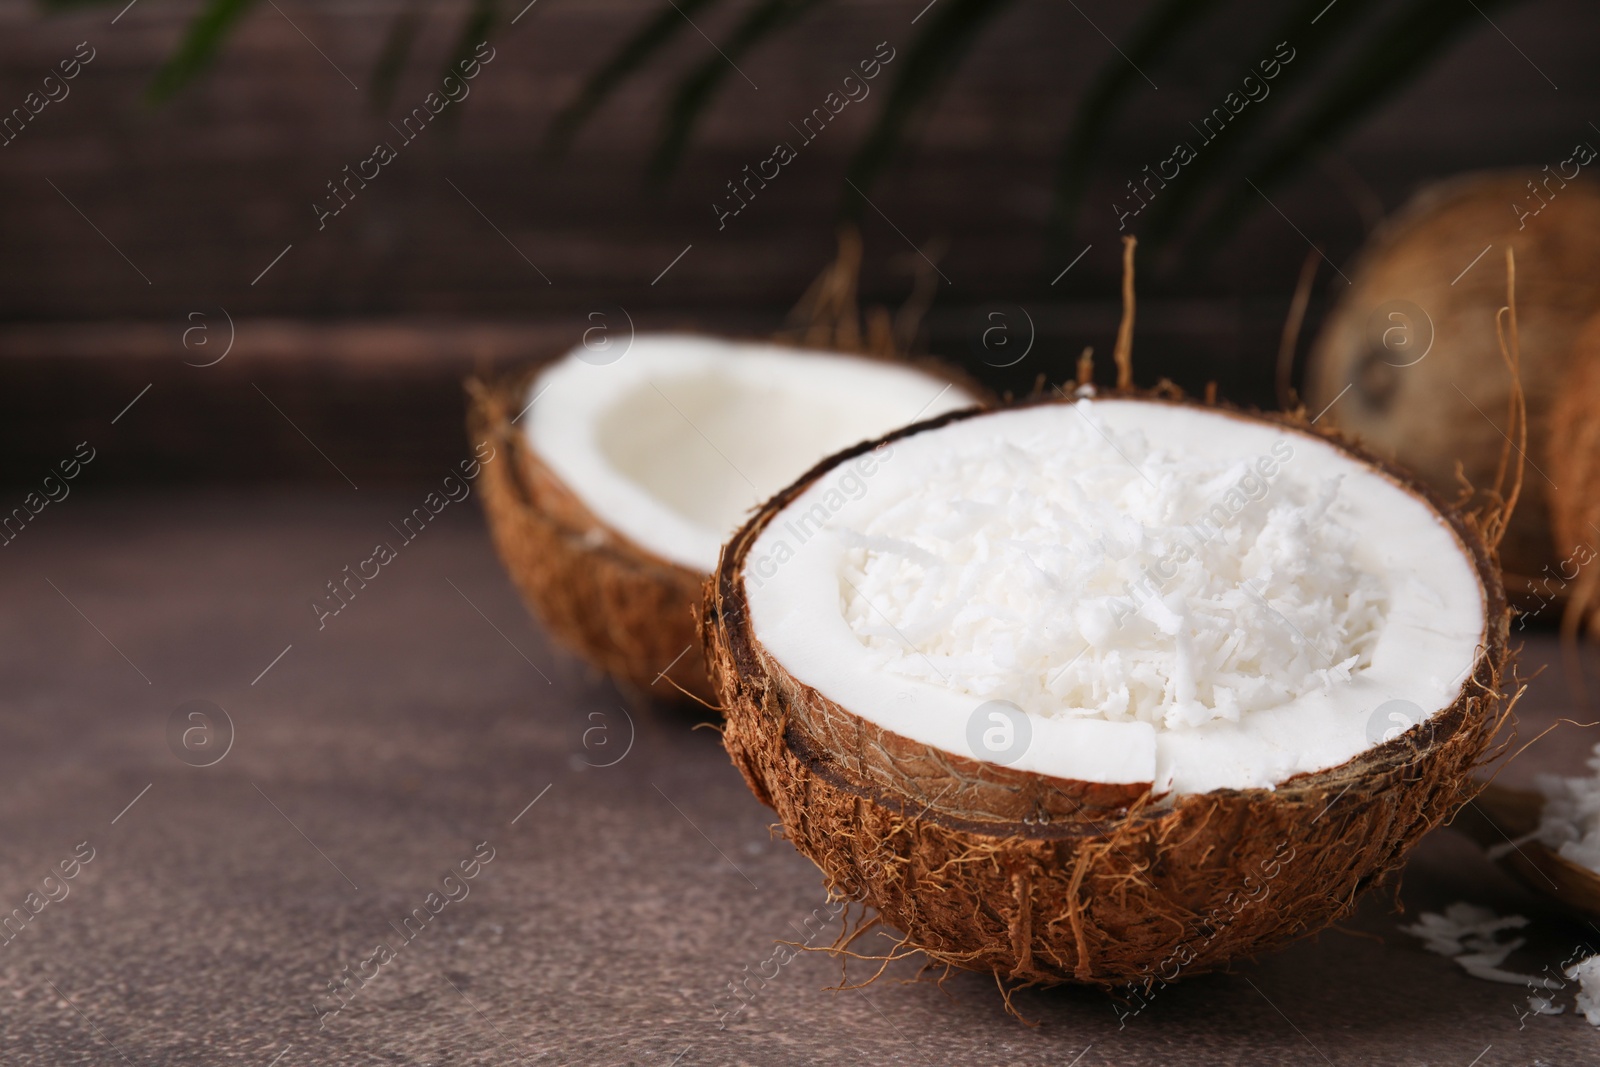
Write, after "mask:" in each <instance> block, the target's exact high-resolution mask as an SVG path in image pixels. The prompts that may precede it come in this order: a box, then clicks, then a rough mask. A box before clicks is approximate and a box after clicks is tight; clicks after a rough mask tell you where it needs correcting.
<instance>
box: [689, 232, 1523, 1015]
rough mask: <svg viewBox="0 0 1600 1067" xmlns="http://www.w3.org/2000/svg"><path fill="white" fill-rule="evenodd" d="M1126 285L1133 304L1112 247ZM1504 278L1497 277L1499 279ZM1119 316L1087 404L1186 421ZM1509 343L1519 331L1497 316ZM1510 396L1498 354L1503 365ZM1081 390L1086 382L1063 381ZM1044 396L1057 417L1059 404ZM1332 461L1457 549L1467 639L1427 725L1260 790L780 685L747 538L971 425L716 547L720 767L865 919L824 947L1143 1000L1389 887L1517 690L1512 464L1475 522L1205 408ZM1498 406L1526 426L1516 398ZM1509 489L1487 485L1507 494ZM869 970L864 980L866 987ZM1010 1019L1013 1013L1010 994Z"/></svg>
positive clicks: (1439, 502) (1385, 470) (771, 509)
mask: <svg viewBox="0 0 1600 1067" xmlns="http://www.w3.org/2000/svg"><path fill="white" fill-rule="evenodd" d="M1125 247H1126V256H1125V261H1124V290H1125V296H1126V295H1127V290H1128V289H1130V288H1131V286H1132V274H1133V270H1132V266H1133V264H1132V251H1133V248H1132V242H1131V241H1130V242H1127V243H1126V246H1125ZM1509 269H1510V264H1509V263H1508V271H1509ZM1132 310H1133V306H1132V302H1131V300H1125V304H1124V321H1123V327H1122V329H1120V330H1119V332H1118V344H1117V353H1116V354H1117V364H1118V379H1119V383H1120V386H1119V388H1118V389H1117V390H1115V391H1113V392H1111V393H1109V394H1102V395H1109V396H1111V397H1121V398H1130V399H1137V400H1142V401H1144V402H1148V403H1159V404H1171V405H1186V404H1194V403H1195V402H1194V401H1191V400H1189V399H1187V398H1185V397H1184V396H1183V395H1182V394H1181V392H1180V391H1179V390H1178V389H1177V388H1176V387H1175V386H1173V385H1171V384H1170V383H1166V382H1163V383H1162V384H1161V385H1159V386H1158V387H1157V388H1156V389H1154V390H1149V391H1139V390H1136V389H1133V388H1132V387H1131V386H1130V385H1129V384H1128V382H1129V379H1130V378H1131V342H1132V322H1131V319H1132ZM1511 325H1512V334H1513V337H1514V335H1515V320H1514V319H1513V320H1512V324H1511ZM1504 358H1505V360H1506V361H1507V362H1508V363H1509V364H1510V365H1511V367H1512V369H1513V378H1515V373H1514V372H1515V367H1516V361H1515V354H1514V351H1511V352H1508V353H1507V354H1506V355H1505V357H1504ZM1079 369H1080V383H1079V384H1080V387H1081V386H1082V385H1083V384H1084V383H1085V382H1086V380H1087V377H1088V376H1087V375H1086V374H1084V373H1083V371H1084V368H1083V366H1082V365H1081V364H1080V368H1079ZM1057 393H1058V394H1060V395H1059V398H1058V399H1054V400H1035V401H1031V402H1030V404H1032V403H1071V402H1072V401H1073V399H1074V398H1073V397H1069V396H1068V395H1067V394H1066V393H1065V392H1063V391H1061V390H1060V389H1057ZM1205 406H1207V407H1208V408H1210V409H1211V410H1215V411H1219V412H1221V413H1223V414H1226V415H1228V416H1230V417H1233V418H1238V419H1242V420H1254V421H1261V422H1267V423H1270V424H1274V425H1277V426H1279V427H1281V428H1283V429H1284V430H1285V431H1288V432H1291V433H1295V434H1301V435H1305V436H1308V437H1313V438H1316V439H1318V440H1320V441H1323V442H1326V443H1328V444H1331V445H1332V446H1333V447H1335V448H1338V449H1340V450H1342V451H1343V452H1345V453H1346V454H1348V455H1350V456H1351V457H1352V458H1354V459H1355V460H1357V461H1358V462H1361V463H1363V464H1366V465H1368V466H1370V467H1372V468H1373V469H1375V470H1376V471H1378V472H1380V473H1381V474H1383V475H1384V476H1385V477H1387V478H1388V479H1389V480H1390V481H1392V482H1393V483H1395V484H1396V485H1398V486H1399V487H1401V488H1402V489H1404V490H1406V491H1408V492H1410V493H1412V494H1414V495H1415V496H1417V497H1419V498H1420V499H1422V500H1423V501H1424V502H1426V503H1427V504H1428V505H1429V506H1430V507H1431V508H1433V510H1434V511H1435V512H1436V513H1437V514H1439V515H1440V516H1441V518H1442V519H1443V521H1444V522H1445V523H1447V524H1448V525H1449V527H1450V529H1451V530H1452V531H1453V532H1454V533H1455V535H1456V539H1457V541H1458V543H1459V544H1460V545H1461V548H1462V551H1463V552H1464V553H1465V554H1466V555H1467V556H1468V557H1469V558H1470V559H1471V561H1472V563H1473V565H1474V568H1475V570H1476V572H1477V574H1478V576H1479V580H1480V583H1481V586H1482V590H1483V598H1484V609H1485V620H1486V621H1485V632H1484V635H1483V641H1482V644H1481V645H1480V647H1479V650H1478V656H1477V659H1476V661H1475V663H1474V665H1473V667H1472V669H1471V671H1470V673H1469V675H1468V678H1467V680H1466V682H1465V683H1464V685H1463V687H1462V691H1461V695H1460V696H1459V697H1458V698H1457V699H1456V700H1455V701H1454V702H1453V703H1452V704H1451V705H1450V706H1449V707H1447V708H1444V709H1442V710H1440V711H1438V712H1437V713H1436V714H1434V715H1433V716H1431V717H1430V718H1429V719H1428V720H1427V721H1425V722H1424V723H1421V724H1419V725H1418V726H1415V727H1413V728H1412V729H1410V730H1409V731H1407V732H1406V733H1404V734H1402V735H1401V736H1399V737H1396V738H1394V739H1393V740H1391V741H1388V742H1386V743H1384V744H1381V745H1376V746H1374V747H1372V748H1370V749H1368V750H1366V751H1364V752H1362V753H1361V754H1360V755H1358V756H1356V757H1355V758H1353V759H1351V760H1349V761H1347V762H1346V763H1343V764H1341V765H1339V766H1337V767H1334V768H1330V769H1328V770H1323V771H1318V772H1315V773H1311V774H1301V775H1297V776H1295V777H1293V778H1290V779H1289V780H1287V781H1285V782H1283V783H1280V784H1279V785H1278V786H1277V787H1276V788H1275V789H1243V790H1238V789H1225V790H1214V791H1212V792H1208V793H1202V794H1189V795H1183V796H1177V797H1160V796H1156V795H1154V794H1153V793H1152V792H1151V783H1142V784H1134V785H1106V784H1102V783H1091V782H1080V781H1072V780H1066V779H1060V778H1054V777H1051V776H1047V775H1040V774H1032V773H1028V772H1023V771H1018V770H1014V769H1012V768H1009V767H1005V766H1001V765H997V764H992V763H988V762H984V761H979V760H976V759H971V758H968V757H965V756H961V755H958V754H955V753H949V752H944V751H942V750H939V749H936V748H933V747H931V746H928V745H925V744H921V743H918V742H915V741H912V740H910V739H909V738H906V737H903V736H901V735H898V734H896V733H894V732H892V731H889V730H885V729H884V728H882V727H880V726H878V725H876V724H875V723H872V722H869V721H868V720H866V719H864V718H862V717H861V716H859V715H856V714H855V713H853V712H851V711H850V710H849V709H847V708H844V707H842V706H841V705H839V704H837V703H836V702H834V701H832V700H830V699H829V698H827V697H826V696H824V695H823V694H822V693H820V692H818V691H817V690H816V689H814V688H812V687H810V686H807V685H805V684H804V683H802V682H800V681H799V680H798V679H796V678H795V677H794V676H793V675H791V674H790V673H789V672H788V671H787V670H786V669H785V668H784V667H783V665H782V664H781V663H779V662H778V661H777V660H776V659H775V658H773V657H772V656H771V654H770V653H768V651H767V650H766V648H765V647H764V646H763V645H762V643H761V640H760V637H759V635H758V634H756V633H755V631H754V628H753V627H752V625H751V622H750V613H749V610H748V606H747V602H746V597H745V587H744V566H745V563H746V560H747V559H748V557H749V554H750V551H751V549H752V547H753V545H754V544H755V541H756V540H757V538H758V537H759V536H760V535H761V533H762V531H763V530H764V529H765V528H766V527H767V525H768V524H770V523H771V522H772V521H773V520H774V519H775V518H776V517H777V516H778V515H779V514H780V513H781V512H782V511H783V509H784V508H785V507H787V506H788V504H789V503H790V502H792V501H793V500H795V499H796V498H797V497H798V496H799V495H800V494H801V493H803V492H804V491H805V490H806V489H807V488H808V487H809V486H811V485H812V484H814V483H815V482H816V481H818V480H819V479H821V478H823V477H825V476H826V475H827V474H828V472H829V471H831V470H833V469H834V468H836V467H838V466H840V465H842V464H844V463H847V462H849V461H850V460H852V459H854V458H856V457H857V456H860V455H862V454H864V453H866V452H868V451H870V450H872V449H874V448H876V447H879V446H880V445H881V444H884V443H889V442H893V441H897V440H901V439H904V438H906V437H909V436H912V435H914V434H918V433H925V432H928V431H931V430H935V429H937V428H939V427H941V426H946V425H949V424H951V423H954V422H958V421H961V420H963V419H968V418H982V417H984V415H985V413H984V412H979V411H969V412H956V413H953V414H949V415H945V416H942V417H940V418H937V419H932V420H929V421H927V422H923V423H920V424H917V425H915V426H910V427H907V428H905V429H902V430H900V431H897V432H896V433H893V434H889V435H888V436H886V437H885V438H884V439H883V440H882V441H880V442H868V443H865V444H862V445H860V446H858V447H857V448H854V449H851V450H849V451H847V452H844V453H841V454H840V455H837V456H834V457H832V458H830V459H828V460H826V461H824V462H823V463H821V464H819V465H818V466H817V467H816V468H814V469H813V470H812V471H811V472H809V473H808V474H806V475H805V476H804V477H802V478H801V479H800V480H799V481H797V482H796V483H795V484H794V485H792V486H790V487H789V488H788V489H786V490H784V492H782V493H780V494H778V496H776V497H775V498H773V499H772V500H770V501H769V502H768V503H767V504H766V505H764V506H763V507H762V508H761V509H760V511H758V512H757V513H756V514H755V515H754V516H753V517H752V518H751V519H750V521H749V522H748V523H746V524H745V526H744V527H743V528H742V529H740V531H739V532H738V533H737V534H736V535H735V536H734V538H733V540H732V541H730V542H729V544H728V545H726V546H725V547H724V548H723V551H722V557H721V561H720V563H719V566H718V569H717V573H716V575H715V576H714V577H713V580H712V581H711V582H709V583H708V584H707V587H706V600H705V605H704V608H703V615H702V621H701V635H702V639H703V641H704V643H705V652H706V660H707V662H708V664H709V665H710V671H711V679H712V683H713V685H714V687H715V689H716V691H717V694H718V697H719V698H720V700H721V702H722V706H723V712H724V715H725V717H726V725H725V728H724V731H723V740H724V744H725V745H726V746H727V749H728V752H729V754H730V756H732V758H733V761H734V764H735V765H736V766H737V767H738V768H739V770H740V772H741V773H742V774H743V775H744V778H745V781H746V782H747V783H749V785H750V788H751V789H752V790H753V791H754V792H755V794H756V796H757V797H758V798H759V799H760V800H761V801H762V802H763V803H765V804H767V805H768V806H770V807H772V808H773V809H774V810H775V811H776V812H777V814H778V817H779V820H780V822H781V824H782V827H783V831H784V833H785V835H786V836H787V837H788V838H789V839H790V841H792V842H793V843H794V845H795V847H796V848H798V849H799V850H800V851H801V852H802V853H803V854H804V855H806V856H807V857H809V858H810V859H811V860H812V861H813V862H815V863H816V864H817V866H818V867H819V868H820V869H821V870H822V872H823V876H824V879H825V881H826V883H827V887H828V891H829V893H830V895H831V896H833V897H835V898H840V899H849V900H853V901H859V902H861V903H862V904H864V905H866V906H867V907H868V908H870V909H875V911H876V912H877V915H876V917H872V918H868V917H867V916H866V915H864V916H863V919H862V922H861V923H860V924H858V925H857V926H856V928H855V929H854V930H851V931H847V932H846V934H844V935H841V938H840V942H839V943H838V944H836V945H835V946H834V950H835V951H839V952H841V953H843V954H844V955H846V956H854V955H855V953H853V952H852V951H851V950H850V945H851V943H853V942H854V940H855V939H856V938H857V937H859V936H860V934H861V933H863V932H865V930H867V929H869V928H871V927H873V926H875V925H876V924H877V923H878V922H879V921H880V920H881V921H886V922H887V923H889V924H890V925H892V926H894V927H895V928H897V929H898V930H900V931H901V932H902V933H901V937H900V939H899V940H898V942H897V944H896V947H895V949H894V950H892V951H891V952H889V953H887V954H884V955H880V956H877V957H872V958H875V959H877V960H879V961H880V963H881V964H882V965H883V966H887V962H888V961H889V960H891V959H895V958H900V957H901V956H903V955H906V954H908V953H921V954H923V955H924V956H926V957H927V959H928V960H929V961H931V962H932V963H935V964H942V965H944V966H945V967H946V968H947V969H948V968H950V967H959V968H964V969H970V970H979V971H989V972H991V973H993V974H994V975H995V977H996V979H997V981H999V982H1000V983H1001V988H1002V990H1005V989H1006V983H1011V984H1012V985H1013V986H1028V985H1054V984H1060V983H1079V984H1088V985H1097V986H1102V987H1122V988H1123V990H1125V991H1126V992H1127V993H1128V994H1130V995H1132V994H1135V993H1143V992H1148V991H1149V990H1150V989H1151V988H1152V987H1154V986H1155V985H1156V984H1158V983H1161V984H1165V983H1168V982H1171V981H1173V980H1175V979H1176V978H1177V977H1179V976H1180V975H1194V974H1201V973H1204V972H1206V971H1211V970H1216V969H1218V968H1221V967H1223V966H1225V965H1226V964H1227V963H1228V962H1230V961H1231V960H1234V959H1238V958H1240V957H1244V956H1250V955H1253V954H1255V953H1257V952H1261V951H1265V950H1268V949H1272V948H1276V947H1279V946H1281V945H1284V944H1287V943H1288V942H1291V941H1294V940H1298V939H1300V938H1303V937H1306V936H1308V935H1310V934H1313V933H1315V932H1317V931H1319V930H1322V929H1325V928H1326V927H1328V926H1330V925H1331V924H1333V923H1335V922H1337V921H1338V920H1339V919H1341V918H1343V917H1344V916H1346V915H1348V914H1349V913H1350V911H1351V910H1352V909H1353V907H1354V905H1355V901H1356V898H1357V897H1358V896H1359V895H1360V894H1361V893H1362V892H1363V891H1365V890H1367V889H1369V888H1371V887H1373V886H1374V885H1376V884H1378V883H1380V882H1382V881H1383V880H1384V879H1385V878H1387V877H1388V876H1389V875H1391V874H1393V873H1394V872H1395V871H1397V870H1398V869H1399V868H1400V866H1401V864H1402V863H1403V861H1404V858H1405V855H1406V853H1407V851H1408V850H1409V849H1410V848H1411V846H1412V845H1414V844H1415V843H1416V842H1417V841H1418V840H1419V839H1420V838H1421V837H1422V836H1423V835H1424V834H1426V833H1427V832H1428V831H1429V830H1432V829H1433V828H1434V827H1436V826H1438V825H1440V824H1441V823H1443V822H1445V821H1446V820H1447V819H1449V818H1450V817H1451V816H1452V815H1453V814H1454V812H1455V811H1456V810H1457V809H1458V808H1459V807H1461V806H1462V805H1463V804H1465V803H1466V802H1467V801H1469V800H1470V799H1471V798H1472V797H1473V796H1474V795H1475V794H1476V793H1477V792H1478V791H1479V790H1480V789H1481V788H1482V787H1483V785H1482V783H1481V782H1478V781H1476V780H1475V779H1474V777H1473V774H1472V772H1473V770H1474V769H1475V768H1477V767H1479V766H1482V765H1483V764H1484V763H1486V762H1488V761H1490V760H1492V759H1493V758H1495V757H1496V756H1498V755H1500V754H1501V752H1502V751H1503V746H1502V747H1501V748H1497V749H1495V750H1494V751H1493V752H1491V744H1492V742H1493V739H1494V737H1495V735H1496V734H1497V733H1498V732H1499V731H1500V730H1501V728H1502V727H1503V726H1504V725H1505V723H1506V722H1507V720H1508V719H1509V717H1510V714H1511V709H1512V706H1513V705H1514V703H1515V701H1516V697H1517V696H1518V695H1520V691H1519V692H1518V693H1517V694H1515V695H1512V696H1509V697H1508V696H1507V695H1506V693H1505V691H1504V690H1505V683H1507V682H1509V681H1510V680H1511V673H1510V672H1511V671H1512V656H1511V651H1510V647H1509V623H1510V616H1511V612H1510V608H1509V606H1508V604H1507V601H1506V595H1505V589H1504V586H1503V585H1502V583H1501V580H1500V571H1499V566H1498V561H1497V559H1496V556H1495V545H1496V544H1497V543H1498V542H1499V540H1500V538H1501V537H1503V536H1504V532H1505V527H1506V522H1507V520H1508V518H1509V516H1510V514H1511V512H1512V511H1513V510H1514V507H1515V501H1516V497H1517V493H1518V482H1519V478H1518V474H1519V473H1520V467H1515V466H1513V465H1511V464H1510V463H1509V460H1508V462H1507V463H1506V464H1504V465H1502V467H1501V471H1500V473H1501V475H1502V480H1501V481H1497V482H1496V484H1495V486H1494V487H1493V488H1492V489H1491V490H1490V491H1489V493H1488V495H1487V498H1486V499H1485V500H1484V502H1483V503H1482V504H1481V505H1480V506H1479V507H1478V508H1477V509H1476V510H1473V511H1466V510H1463V509H1461V508H1458V507H1455V506H1452V505H1450V504H1447V503H1446V502H1445V501H1444V500H1443V499H1441V498H1440V497H1439V496H1438V495H1437V494H1435V493H1434V492H1433V491H1432V490H1431V489H1430V488H1428V487H1427V486H1426V485H1424V484H1422V483H1421V482H1419V481H1418V480H1416V479H1415V478H1413V477H1412V476H1410V475H1409V474H1407V473H1405V472H1404V471H1402V470H1399V469H1397V468H1394V467H1392V466H1390V465H1387V464H1385V463H1384V462H1383V461H1381V460H1379V459H1378V458H1377V457H1375V456H1373V455H1372V454H1370V453H1368V452H1366V451H1364V450H1363V449H1362V448H1361V447H1360V446H1358V445H1356V444H1354V443H1353V442H1351V441H1349V440H1348V439H1346V438H1344V437H1343V436H1342V435H1340V434H1339V433H1337V432H1335V431H1331V430H1327V429H1321V430H1319V429H1318V428H1316V427H1315V426H1313V425H1312V424H1311V422H1310V421H1309V420H1308V419H1307V418H1306V414H1305V412H1304V410H1299V411H1295V412H1290V413H1283V414H1262V413H1258V412H1247V411H1244V410H1241V409H1237V408H1233V407H1229V406H1225V405H1218V404H1216V403H1214V401H1213V402H1209V403H1208V404H1207V405H1205ZM1513 408H1514V410H1517V411H1519V412H1520V411H1523V410H1524V409H1523V408H1522V404H1521V393H1520V389H1515V388H1514V389H1513ZM1507 476H1509V478H1510V479H1511V484H1510V488H1509V490H1506V489H1505V481H1504V478H1505V477H1507ZM881 973H882V968H881V967H880V970H879V974H881ZM1006 1005H1007V1008H1008V1010H1009V1009H1011V1001H1010V994H1009V992H1007V993H1006Z"/></svg>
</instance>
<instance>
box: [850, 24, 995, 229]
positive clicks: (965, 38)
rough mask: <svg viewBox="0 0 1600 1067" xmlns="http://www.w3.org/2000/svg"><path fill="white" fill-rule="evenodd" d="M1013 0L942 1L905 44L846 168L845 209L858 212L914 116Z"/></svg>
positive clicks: (896, 149) (854, 214) (898, 147)
mask: <svg viewBox="0 0 1600 1067" xmlns="http://www.w3.org/2000/svg"><path fill="white" fill-rule="evenodd" d="M1011 4H1012V0H944V2H943V3H941V4H939V6H938V7H936V8H934V9H933V11H932V17H931V18H930V19H929V21H928V22H927V24H926V25H924V26H923V28H922V31H921V32H920V33H919V34H918V35H917V37H916V38H915V39H914V40H913V41H912V42H911V43H910V44H909V45H907V46H906V54H905V58H904V59H903V60H901V62H900V64H899V65H898V66H897V67H896V71H895V81H894V84H893V85H891V86H890V87H889V96H888V99H887V100H885V101H884V105H883V110H882V111H880V112H879V113H878V118H877V120H876V121H875V122H874V123H873V125H872V128H871V129H870V130H868V131H867V135H866V138H865V139H864V140H863V141H862V144H861V147H860V148H859V149H858V150H857V151H856V154H855V156H854V158H852V159H851V160H850V165H849V168H848V170H847V171H846V173H845V180H846V181H847V182H848V183H849V184H850V187H851V188H850V191H849V192H847V193H845V194H844V195H845V200H844V214H845V215H846V216H847V217H849V216H856V215H859V214H860V212H861V207H862V201H863V199H864V198H865V195H866V190H867V189H869V188H871V187H872V184H873V183H874V182H875V181H876V180H877V178H878V176H879V175H880V174H882V173H883V171H884V170H885V169H887V168H888V166H889V164H890V163H891V162H892V161H893V159H894V156H895V154H896V153H897V152H898V151H899V150H900V147H901V145H902V143H903V142H904V140H905V137H906V135H907V133H908V132H909V130H910V127H911V124H912V121H913V120H914V119H915V118H916V116H917V115H918V114H919V113H920V112H921V111H922V110H923V109H924V108H926V107H927V106H928V105H929V104H930V103H931V102H932V100H933V98H934V97H935V96H937V95H938V92H939V90H940V89H941V88H943V87H944V84H945V82H947V81H949V79H950V78H951V76H953V75H954V74H955V72H956V69H957V68H958V67H959V66H960V65H961V61H962V60H963V59H965V58H966V55H967V53H968V51H970V50H971V48H972V46H973V45H974V44H975V43H976V42H977V40H978V37H979V36H980V35H981V34H982V32H983V30H984V28H985V26H986V25H987V24H988V23H990V22H992V21H993V20H994V19H995V18H996V17H997V16H999V15H1000V14H1001V13H1002V12H1004V11H1005V10H1006V9H1007V8H1009V7H1010V6H1011Z"/></svg>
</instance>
